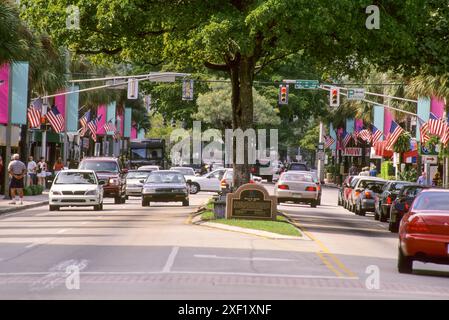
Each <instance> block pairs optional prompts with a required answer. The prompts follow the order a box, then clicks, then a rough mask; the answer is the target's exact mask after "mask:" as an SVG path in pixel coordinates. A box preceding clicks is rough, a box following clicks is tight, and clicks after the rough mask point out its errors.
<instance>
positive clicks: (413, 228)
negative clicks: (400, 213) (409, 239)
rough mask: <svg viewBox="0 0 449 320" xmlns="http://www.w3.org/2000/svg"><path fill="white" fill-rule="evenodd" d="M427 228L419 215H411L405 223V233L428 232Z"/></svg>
mask: <svg viewBox="0 0 449 320" xmlns="http://www.w3.org/2000/svg"><path fill="white" fill-rule="evenodd" d="M428 232H429V228H428V227H427V225H426V223H425V222H424V220H423V218H421V217H420V216H416V217H413V218H412V220H411V221H410V222H409V223H408V224H407V233H428Z"/></svg>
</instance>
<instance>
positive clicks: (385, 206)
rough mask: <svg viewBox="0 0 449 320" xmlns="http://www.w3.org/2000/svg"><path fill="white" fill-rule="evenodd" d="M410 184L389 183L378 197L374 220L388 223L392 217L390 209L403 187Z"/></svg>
mask: <svg viewBox="0 0 449 320" xmlns="http://www.w3.org/2000/svg"><path fill="white" fill-rule="evenodd" d="M410 184H412V183H411V182H408V181H395V180H393V181H388V182H387V183H386V184H385V186H384V188H383V189H382V193H381V194H380V195H379V196H377V197H376V201H375V213H374V219H375V220H380V221H381V222H387V219H388V218H389V217H390V207H391V205H392V204H393V201H394V200H395V199H396V197H397V196H398V194H399V191H400V190H401V189H402V187H403V186H405V185H410Z"/></svg>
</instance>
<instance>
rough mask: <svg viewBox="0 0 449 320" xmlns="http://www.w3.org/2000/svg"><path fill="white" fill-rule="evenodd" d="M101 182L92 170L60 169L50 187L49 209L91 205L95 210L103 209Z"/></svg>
mask: <svg viewBox="0 0 449 320" xmlns="http://www.w3.org/2000/svg"><path fill="white" fill-rule="evenodd" d="M103 184H104V182H103V181H99V180H98V177H97V175H96V174H95V172H94V171H93V170H63V171H60V172H59V173H58V174H57V175H56V178H55V179H54V181H53V185H52V186H51V188H50V192H49V209H50V211H56V210H59V209H60V208H61V207H88V206H93V207H94V210H95V211H100V210H103Z"/></svg>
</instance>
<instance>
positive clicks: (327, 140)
mask: <svg viewBox="0 0 449 320" xmlns="http://www.w3.org/2000/svg"><path fill="white" fill-rule="evenodd" d="M334 142H335V139H334V138H332V137H331V136H324V148H326V149H327V148H330V146H331V145H333V144H334Z"/></svg>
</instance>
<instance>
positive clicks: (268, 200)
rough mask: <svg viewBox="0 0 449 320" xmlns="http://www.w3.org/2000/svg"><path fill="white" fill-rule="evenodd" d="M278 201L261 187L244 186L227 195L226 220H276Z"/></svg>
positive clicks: (248, 184)
mask: <svg viewBox="0 0 449 320" xmlns="http://www.w3.org/2000/svg"><path fill="white" fill-rule="evenodd" d="M276 215H277V200H276V197H275V196H270V195H269V194H268V191H267V190H266V189H265V188H264V187H263V186H260V185H256V184H250V183H247V184H244V185H242V186H240V187H239V188H238V189H237V191H236V192H234V193H228V194H227V195H226V219H255V220H276Z"/></svg>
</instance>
